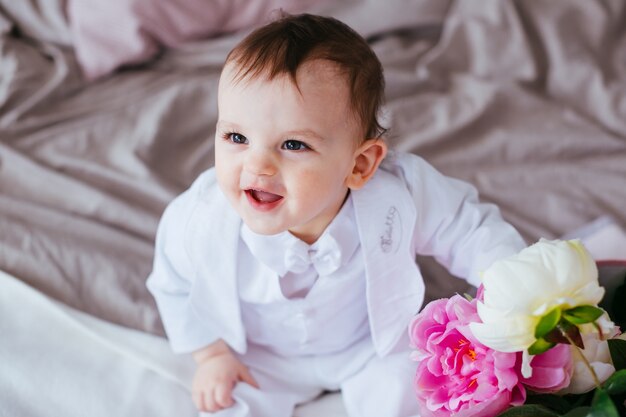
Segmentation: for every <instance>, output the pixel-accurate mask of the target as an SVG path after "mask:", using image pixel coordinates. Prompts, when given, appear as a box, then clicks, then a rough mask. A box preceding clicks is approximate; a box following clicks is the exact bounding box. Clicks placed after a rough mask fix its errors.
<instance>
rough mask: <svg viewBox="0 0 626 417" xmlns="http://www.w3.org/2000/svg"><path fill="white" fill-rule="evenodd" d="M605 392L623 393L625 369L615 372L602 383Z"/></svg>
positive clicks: (624, 389)
mask: <svg viewBox="0 0 626 417" xmlns="http://www.w3.org/2000/svg"><path fill="white" fill-rule="evenodd" d="M602 386H603V387H604V389H605V390H606V392H608V393H609V394H611V395H618V394H623V393H625V392H626V369H622V370H621V371H617V372H615V373H614V374H613V375H611V376H610V377H609V379H607V380H606V381H604V384H602Z"/></svg>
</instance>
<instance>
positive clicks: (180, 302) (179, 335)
mask: <svg viewBox="0 0 626 417" xmlns="http://www.w3.org/2000/svg"><path fill="white" fill-rule="evenodd" d="M194 191H195V190H194V189H193V187H192V188H191V189H190V190H187V191H186V192H185V193H183V194H181V195H180V196H179V197H177V198H176V199H175V200H174V201H172V203H170V205H169V206H168V207H167V208H166V210H165V212H164V214H163V216H162V218H161V221H160V223H159V227H158V230H157V235H156V244H155V253H154V264H153V269H152V272H151V274H150V276H149V277H148V280H147V287H148V290H149V291H150V292H151V293H152V295H153V296H154V298H155V300H156V303H157V306H158V309H159V313H160V315H161V319H162V321H163V325H164V327H165V331H166V333H167V336H168V339H169V342H170V345H171V347H172V350H173V351H174V352H176V353H186V352H191V351H195V350H197V349H200V348H202V347H204V346H207V345H208V344H210V343H212V342H214V341H216V340H217V339H218V338H219V337H218V332H217V331H216V329H213V328H211V323H209V322H208V321H207V320H202V318H201V317H199V316H198V314H197V313H196V312H195V311H194V309H193V307H192V306H193V304H192V302H191V290H192V287H193V285H194V280H195V277H196V274H197V272H196V271H195V269H194V267H193V265H192V263H191V261H190V257H189V254H188V253H187V248H186V246H187V245H186V242H185V238H184V237H185V229H186V228H187V227H188V223H189V218H190V212H191V210H193V205H194Z"/></svg>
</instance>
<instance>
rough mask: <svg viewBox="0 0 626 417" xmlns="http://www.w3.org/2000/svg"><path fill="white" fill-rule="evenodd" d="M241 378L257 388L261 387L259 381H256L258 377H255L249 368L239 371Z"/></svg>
mask: <svg viewBox="0 0 626 417" xmlns="http://www.w3.org/2000/svg"><path fill="white" fill-rule="evenodd" d="M239 380H240V381H242V382H245V383H246V384H250V385H252V386H253V387H254V388H256V389H259V383H258V382H256V379H254V377H253V376H252V374H251V373H250V371H249V370H248V368H245V367H244V368H242V369H241V372H240V373H239Z"/></svg>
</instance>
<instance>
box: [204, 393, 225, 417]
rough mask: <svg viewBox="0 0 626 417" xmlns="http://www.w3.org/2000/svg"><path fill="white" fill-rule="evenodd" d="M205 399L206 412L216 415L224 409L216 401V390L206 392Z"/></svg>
mask: <svg viewBox="0 0 626 417" xmlns="http://www.w3.org/2000/svg"><path fill="white" fill-rule="evenodd" d="M203 399H204V407H205V409H206V411H208V412H210V413H214V412H216V411H219V410H221V409H222V408H223V407H221V406H220V405H219V404H218V403H217V401H215V390H208V391H205V392H204V395H203Z"/></svg>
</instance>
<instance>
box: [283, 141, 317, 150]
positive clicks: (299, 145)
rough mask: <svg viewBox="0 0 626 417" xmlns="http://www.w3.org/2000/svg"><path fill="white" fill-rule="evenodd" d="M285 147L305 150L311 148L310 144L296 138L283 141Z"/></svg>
mask: <svg viewBox="0 0 626 417" xmlns="http://www.w3.org/2000/svg"><path fill="white" fill-rule="evenodd" d="M283 149H287V150H288V151H304V150H307V149H311V148H309V146H308V145H307V144H306V143H304V142H300V141H299V140H295V139H289V140H286V141H285V142H284V143H283Z"/></svg>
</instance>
